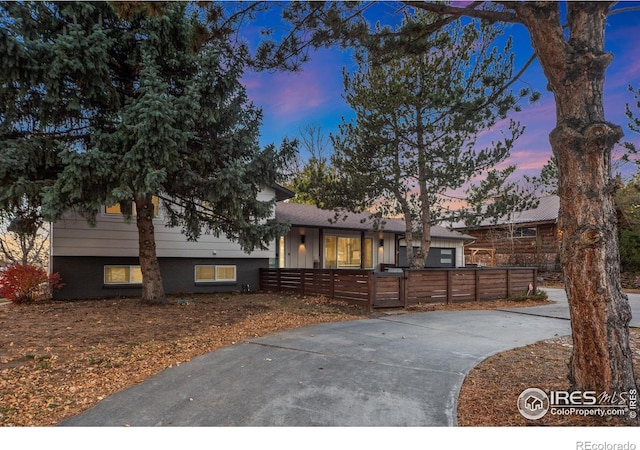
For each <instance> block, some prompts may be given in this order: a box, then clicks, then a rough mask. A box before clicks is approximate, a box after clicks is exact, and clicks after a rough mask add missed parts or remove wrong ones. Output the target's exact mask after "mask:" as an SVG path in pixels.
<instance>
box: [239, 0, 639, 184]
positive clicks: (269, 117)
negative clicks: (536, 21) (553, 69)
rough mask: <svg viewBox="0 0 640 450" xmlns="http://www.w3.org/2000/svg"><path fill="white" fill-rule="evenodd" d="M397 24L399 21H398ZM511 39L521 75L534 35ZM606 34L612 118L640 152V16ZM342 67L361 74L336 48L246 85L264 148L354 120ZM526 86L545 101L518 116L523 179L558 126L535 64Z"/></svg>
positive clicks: (627, 17) (535, 169) (516, 158)
mask: <svg viewBox="0 0 640 450" xmlns="http://www.w3.org/2000/svg"><path fill="white" fill-rule="evenodd" d="M633 5H635V6H640V2H620V3H619V4H618V5H617V8H620V7H628V6H633ZM396 7H397V4H396V5H394V4H393V3H392V2H384V4H381V5H380V8H381V9H380V11H381V13H382V16H381V17H383V18H384V17H387V18H391V17H393V16H392V15H391V13H392V12H393V11H394V9H395V8H396ZM397 19H398V20H400V16H399V15H397ZM387 20H388V19H387ZM254 31H255V30H254ZM507 34H508V35H512V36H513V38H514V51H515V54H516V70H519V68H520V67H521V66H522V65H523V64H524V62H526V60H527V59H528V58H529V57H530V56H531V55H532V53H533V50H532V48H531V45H530V41H529V36H528V32H527V31H526V29H525V28H524V27H523V26H520V25H510V26H509V28H508V29H507ZM605 36H606V49H607V50H608V51H611V52H612V53H613V54H614V57H615V59H614V61H613V63H612V64H611V65H610V66H609V68H608V70H607V73H606V80H605V114H606V118H607V120H609V121H610V122H613V123H615V124H618V125H620V126H622V127H623V129H624V131H625V138H624V140H628V141H631V142H634V143H636V145H639V146H640V135H638V134H634V133H632V132H631V131H629V130H628V129H627V128H626V124H627V118H626V117H625V115H624V111H625V105H626V104H627V103H631V102H632V101H633V97H632V96H631V94H630V93H629V92H628V91H627V85H629V84H632V85H633V86H635V87H639V86H640V58H639V57H638V56H640V51H638V48H637V47H638V42H637V37H638V36H640V11H632V12H626V13H623V14H617V15H613V16H611V17H610V18H609V22H608V26H607V29H606V35H605ZM343 67H346V68H347V69H348V70H353V69H354V68H355V64H354V63H353V61H352V59H351V52H350V51H344V50H342V49H340V48H338V47H334V48H330V49H322V50H319V51H317V52H315V53H314V54H312V56H311V61H309V62H308V63H306V64H305V65H304V66H303V67H302V70H301V71H300V72H297V73H289V72H276V73H247V74H246V75H245V77H244V83H245V85H246V87H247V91H248V94H249V97H250V99H251V100H252V101H253V102H254V103H255V104H256V105H257V106H259V107H261V108H262V110H263V114H264V121H263V125H262V128H261V143H262V144H263V145H266V144H268V143H275V144H278V143H279V142H280V141H281V140H282V138H284V137H286V136H288V137H290V138H293V137H296V136H299V134H300V130H302V129H303V128H304V127H305V126H307V125H315V126H320V127H321V130H322V132H323V133H324V134H326V135H327V136H328V135H329V133H336V132H337V130H338V124H340V123H341V118H342V117H345V118H347V119H348V118H350V117H352V115H353V114H352V111H351V109H350V107H349V105H347V104H346V102H345V101H344V99H343V97H342V96H343V84H342V69H343ZM525 85H527V86H530V87H531V88H533V89H535V90H537V91H539V92H540V93H541V94H542V98H541V99H540V100H539V101H538V102H537V103H536V104H533V105H530V104H528V103H523V105H522V106H523V108H522V111H521V112H520V113H514V114H513V115H512V117H513V118H515V119H518V120H519V121H520V122H521V123H522V124H524V125H525V126H526V131H525V134H524V135H523V136H522V137H521V138H520V139H519V140H518V141H517V142H516V145H515V147H514V149H513V150H512V156H511V159H510V160H509V161H508V163H510V164H511V163H515V164H517V165H518V167H519V169H520V170H519V171H518V173H517V176H521V175H522V174H523V173H527V174H529V175H536V174H538V173H539V171H540V167H541V166H542V165H543V164H544V163H545V162H546V161H547V160H548V159H549V157H550V156H551V148H550V145H549V141H548V135H549V132H550V131H551V130H552V129H553V127H554V126H555V105H554V101H553V96H552V95H551V93H550V92H548V91H547V90H546V88H545V86H546V80H545V78H544V76H543V74H542V70H541V69H540V66H539V64H538V63H537V61H536V62H534V64H533V65H532V66H531V67H529V69H528V70H527V72H526V73H525V74H524V76H523V77H522V79H521V81H519V82H518V83H517V84H516V85H515V89H516V90H518V89H519V88H520V87H524V86H525ZM488 137H489V136H488ZM620 152H621V151H618V152H617V153H620ZM617 170H619V171H620V172H622V174H623V175H624V176H628V175H629V174H632V173H635V170H636V169H635V167H634V166H633V165H632V164H631V165H626V166H621V167H619V168H618V169H617Z"/></svg>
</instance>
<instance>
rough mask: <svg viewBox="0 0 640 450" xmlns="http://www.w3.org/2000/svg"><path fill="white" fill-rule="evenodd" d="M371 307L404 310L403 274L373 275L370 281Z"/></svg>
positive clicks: (384, 273)
mask: <svg viewBox="0 0 640 450" xmlns="http://www.w3.org/2000/svg"><path fill="white" fill-rule="evenodd" d="M371 281H372V282H371V287H370V289H371V291H372V292H371V296H370V298H371V306H372V307H373V308H404V307H405V306H406V305H405V295H404V293H405V276H404V273H393V272H389V273H386V272H383V273H376V274H373V276H372V280H371Z"/></svg>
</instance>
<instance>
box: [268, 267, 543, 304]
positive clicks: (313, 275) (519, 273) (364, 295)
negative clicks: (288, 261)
mask: <svg viewBox="0 0 640 450" xmlns="http://www.w3.org/2000/svg"><path fill="white" fill-rule="evenodd" d="M536 278H537V269H535V268H523V267H518V268H500V269H487V268H484V269H473V268H464V269H425V270H407V271H405V272H402V273H393V272H380V273H376V272H373V271H370V270H349V269H342V270H341V269H260V289H261V290H265V291H282V292H295V293H299V294H302V295H324V296H327V297H330V298H335V299H338V300H346V301H348V302H351V303H356V304H359V305H362V306H366V307H369V308H385V307H407V306H411V305H417V304H421V303H445V304H449V303H454V302H468V301H488V300H498V299H503V298H508V297H510V296H513V295H520V294H526V293H527V291H528V290H529V286H530V285H532V286H533V288H534V290H535V289H536Z"/></svg>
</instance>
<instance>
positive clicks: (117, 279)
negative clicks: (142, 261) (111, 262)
mask: <svg viewBox="0 0 640 450" xmlns="http://www.w3.org/2000/svg"><path fill="white" fill-rule="evenodd" d="M104 284H142V270H140V266H104Z"/></svg>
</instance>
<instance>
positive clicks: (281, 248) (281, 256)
mask: <svg viewBox="0 0 640 450" xmlns="http://www.w3.org/2000/svg"><path fill="white" fill-rule="evenodd" d="M285 251H286V249H285V245H284V236H280V241H279V242H278V267H280V268H283V267H285V264H286V263H285Z"/></svg>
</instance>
